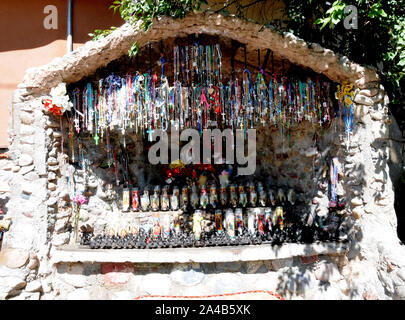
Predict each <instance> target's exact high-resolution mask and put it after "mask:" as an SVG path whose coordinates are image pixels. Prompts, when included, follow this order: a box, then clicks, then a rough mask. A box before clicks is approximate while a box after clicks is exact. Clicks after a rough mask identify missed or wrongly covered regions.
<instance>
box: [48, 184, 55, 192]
mask: <svg viewBox="0 0 405 320" xmlns="http://www.w3.org/2000/svg"><path fill="white" fill-rule="evenodd" d="M48 189H49V190H51V191H55V190H56V184H54V183H48Z"/></svg>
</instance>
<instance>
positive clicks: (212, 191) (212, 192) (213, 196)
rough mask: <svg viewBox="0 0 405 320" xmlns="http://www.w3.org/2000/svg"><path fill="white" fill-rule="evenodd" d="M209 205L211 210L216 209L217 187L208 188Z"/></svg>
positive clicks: (213, 185)
mask: <svg viewBox="0 0 405 320" xmlns="http://www.w3.org/2000/svg"><path fill="white" fill-rule="evenodd" d="M209 203H210V205H211V207H212V208H214V209H215V208H216V207H217V203H218V194H217V187H216V185H215V184H212V185H211V188H210V200H209Z"/></svg>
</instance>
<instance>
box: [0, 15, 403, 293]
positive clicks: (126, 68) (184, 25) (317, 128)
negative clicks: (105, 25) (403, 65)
mask: <svg viewBox="0 0 405 320" xmlns="http://www.w3.org/2000/svg"><path fill="white" fill-rule="evenodd" d="M140 23H141V22H139V23H138V25H137V26H135V27H133V26H130V25H128V24H125V25H123V26H122V27H120V28H118V29H117V30H115V31H113V32H112V33H111V34H110V35H108V36H107V37H105V38H102V39H99V40H97V41H90V42H88V43H86V44H85V45H84V46H83V47H81V48H79V49H77V50H75V51H73V52H71V53H69V54H67V55H65V56H64V57H62V58H57V59H55V60H53V61H52V62H51V63H49V64H47V65H45V66H42V67H38V68H32V69H28V70H27V72H26V75H25V77H24V80H23V82H22V83H21V84H20V85H19V86H18V89H17V90H16V91H15V94H14V96H13V102H12V105H11V108H10V126H9V128H10V129H9V133H10V137H11V146H10V148H9V152H8V158H7V159H1V160H0V175H1V178H2V179H1V181H0V201H1V206H2V210H3V214H2V215H1V219H2V220H1V221H0V222H1V223H2V225H3V226H4V227H3V229H2V230H3V240H2V243H1V251H0V299H150V298H154V297H158V296H159V297H161V296H163V297H169V298H170V297H172V296H185V297H190V296H193V297H207V296H213V295H216V296H218V295H219V296H220V295H224V294H236V293H238V294H239V296H240V297H241V298H245V299H247V298H256V299H404V298H405V249H404V247H403V245H401V243H400V241H399V239H398V237H397V233H396V221H397V217H396V214H395V210H394V190H393V186H392V181H391V179H390V172H389V166H388V165H389V160H390V151H389V142H388V137H389V134H390V125H391V116H390V115H389V113H388V108H387V104H388V96H387V95H386V93H385V90H384V88H383V86H382V85H381V84H380V80H379V77H378V75H377V73H376V71H375V70H373V69H371V68H368V67H365V66H360V65H358V64H355V63H353V62H351V61H349V60H348V59H347V58H346V57H343V56H339V55H337V54H335V53H333V52H332V51H330V50H328V49H325V48H322V47H321V46H320V45H318V44H316V43H306V42H304V41H303V40H301V39H299V38H297V37H295V36H293V35H292V34H290V33H280V32H278V31H275V30H273V29H270V28H262V27H260V26H259V25H257V24H254V23H251V22H246V21H243V20H239V19H237V18H235V17H231V16H229V17H224V16H222V15H217V14H209V13H206V14H192V15H189V16H187V17H186V18H184V19H183V20H172V19H169V18H160V19H159V20H157V21H156V22H155V23H154V24H153V25H152V27H151V28H150V29H149V30H148V31H147V32H144V31H141V28H140ZM135 42H136V43H137V46H138V48H139V49H138V54H137V56H135V57H132V58H130V57H128V50H129V49H130V48H131V46H132V45H133V44H134V43H135ZM185 129H193V131H192V132H194V133H196V134H195V135H194V136H191V137H192V140H190V141H191V142H188V141H189V140H188V138H187V137H186V138H184V139H183V137H181V141H180V144H179V146H178V147H177V149H176V144H173V141H179V139H180V138H179V136H183V135H182V131H183V130H185ZM210 129H211V130H212V131H211V133H212V132H214V131H215V130H214V129H220V130H221V131H219V132H221V134H222V133H224V134H223V136H224V138H225V139H223V143H222V147H221V146H219V147H218V148H216V147H215V146H216V144H215V143H217V142H218V139H215V138H214V139H211V137H210V136H209V135H207V136H206V133H207V132H209V130H210ZM248 129H249V130H248ZM250 130H253V131H254V130H255V131H254V132H255V137H256V139H253V140H249V139H248V137H252V135H251V134H253V133H252V131H250ZM217 131H218V130H217ZM159 132H164V134H166V135H167V139H168V141H169V142H168V143H167V144H165V143H164V137H163V136H159V138H158V133H159ZM237 132H239V133H240V135H239V137H241V139H242V143H243V145H242V146H241V145H240V144H238V138H237V137H238V133H237ZM176 134H177V136H176ZM235 136H236V140H235V139H234V138H235ZM176 139H177V140H176ZM221 139H222V138H220V139H219V140H221ZM228 139H229V141H228ZM155 141H157V142H155ZM193 141H194V142H193ZM252 141H253V142H254V141H255V142H256V145H255V148H256V149H255V150H254V157H253V158H254V162H255V164H256V169H255V171H254V173H252V174H249V175H240V174H238V170H237V167H238V166H240V167H243V166H244V165H243V164H241V165H239V164H232V163H229V162H228V158H226V159H225V154H226V155H228V154H230V155H231V156H232V155H235V154H236V155H237V153H238V151H237V150H235V149H237V148H238V147H239V149H240V150H242V151H244V154H245V155H246V156H247V154H248V153H250V149H249V146H248V143H247V142H249V143H250V142H252ZM196 142H198V143H200V144H201V146H202V147H201V150H199V151H200V154H198V150H197V149H196V148H194V147H195V144H196ZM211 142H213V143H214V144H213V145H212V144H211ZM239 142H240V141H239ZM159 143H160V146H162V148H161V149H160V150H158V152H155V153H156V155H157V156H158V157H160V159H164V157H165V155H164V154H165V153H168V154H169V156H168V162H166V163H157V164H154V163H152V162H151V161H150V157H149V156H150V154H151V153H153V152H154V151H156V150H157V149H156V145H158V144H159ZM193 143H194V144H193ZM198 143H197V144H198ZM207 146H208V147H207ZM212 146H214V147H212ZM203 147H206V149H207V150H211V149H212V150H211V151H213V152H212V154H213V159H215V160H221V158H223V159H222V160H223V162H222V163H217V162H214V160H213V161H212V162H211V163H210V162H209V161H208V162H205V160H206V155H205V154H203ZM165 148H167V149H165ZM187 148H188V149H187ZM179 149H180V150H179ZM184 150H186V152H184V153H183V151H184ZM187 150H188V153H187ZM190 150H192V151H191V152H190ZM240 150H239V151H240ZM180 151H181V152H180ZM221 152H222V155H221V154H218V153H221ZM179 155H180V157H179ZM194 156H195V157H197V158H198V159H203V158H204V161H200V163H188V162H187V160H190V158H191V157H194ZM249 156H252V154H249ZM208 158H209V159H210V160H212V159H211V156H210V155H209V156H208ZM236 158H237V157H236ZM197 162H198V161H197ZM235 163H236V161H235Z"/></svg>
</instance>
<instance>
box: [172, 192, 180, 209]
mask: <svg viewBox="0 0 405 320" xmlns="http://www.w3.org/2000/svg"><path fill="white" fill-rule="evenodd" d="M179 197H180V191H179V188H178V187H176V186H174V187H173V194H172V196H171V197H170V207H171V209H172V210H178V209H179Z"/></svg>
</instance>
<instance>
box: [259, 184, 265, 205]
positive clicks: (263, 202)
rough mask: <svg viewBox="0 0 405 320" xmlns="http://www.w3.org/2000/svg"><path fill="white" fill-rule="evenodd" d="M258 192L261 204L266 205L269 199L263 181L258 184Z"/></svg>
mask: <svg viewBox="0 0 405 320" xmlns="http://www.w3.org/2000/svg"><path fill="white" fill-rule="evenodd" d="M257 193H258V194H259V206H261V207H265V206H266V201H267V194H266V191H265V190H264V188H263V184H262V183H261V182H259V183H258V184H257Z"/></svg>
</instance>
